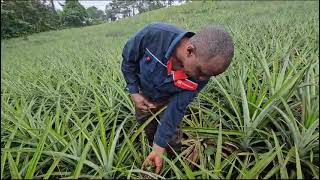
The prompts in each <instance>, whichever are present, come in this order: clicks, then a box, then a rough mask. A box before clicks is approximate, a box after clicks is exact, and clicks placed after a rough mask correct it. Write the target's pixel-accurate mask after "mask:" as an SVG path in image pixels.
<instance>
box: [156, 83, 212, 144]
mask: <svg viewBox="0 0 320 180" xmlns="http://www.w3.org/2000/svg"><path fill="white" fill-rule="evenodd" d="M207 83H208V81H202V82H201V83H199V88H198V89H197V90H196V91H182V92H180V93H178V94H176V95H175V96H174V97H173V99H172V100H171V102H170V103H169V104H168V107H167V109H166V110H165V111H164V113H163V115H162V116H161V119H160V123H159V125H158V129H157V132H156V134H155V137H154V143H155V144H157V145H158V146H160V147H163V148H165V147H166V146H168V143H169V141H170V140H171V138H172V137H173V135H174V134H175V133H176V129H177V127H178V125H179V123H180V122H181V120H182V118H183V116H184V114H185V112H186V110H187V107H188V105H189V103H190V102H192V100H193V99H194V98H195V97H196V96H197V94H198V93H199V92H200V91H201V89H203V87H204V86H205V85H206V84H207Z"/></svg>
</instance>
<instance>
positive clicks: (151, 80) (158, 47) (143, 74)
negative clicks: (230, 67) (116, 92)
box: [121, 23, 208, 147]
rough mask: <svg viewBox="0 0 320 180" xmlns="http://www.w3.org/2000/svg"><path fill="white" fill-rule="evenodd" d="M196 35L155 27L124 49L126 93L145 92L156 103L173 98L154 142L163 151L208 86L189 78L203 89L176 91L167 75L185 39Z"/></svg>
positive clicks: (144, 30) (141, 32)
mask: <svg viewBox="0 0 320 180" xmlns="http://www.w3.org/2000/svg"><path fill="white" fill-rule="evenodd" d="M193 35H194V33H193V32H188V31H185V30H183V29H180V28H178V27H175V26H174V25H170V24H165V23H152V24H149V25H147V26H145V27H144V28H142V29H141V30H139V31H138V32H137V33H135V34H134V35H133V36H132V37H131V38H130V39H129V40H128V41H127V43H126V44H125V46H124V48H123V52H122V57H123V61H122V65H121V70H122V73H123V75H124V78H125V80H126V82H127V86H126V90H127V91H128V92H129V93H131V94H133V93H139V92H141V93H142V94H143V95H145V96H147V97H149V98H150V99H151V100H152V101H156V102H158V101H163V100H165V99H168V98H171V100H170V103H169V104H168V106H167V109H166V110H165V111H164V112H163V113H162V115H161V119H160V124H159V125H158V129H157V132H156V134H155V138H154V143H156V144H157V145H159V146H161V147H166V146H167V144H168V143H169V141H170V139H171V138H172V136H173V135H174V133H175V132H176V128H177V127H178V125H179V123H180V121H181V120H182V118H183V116H184V114H185V111H186V109H187V106H188V104H189V103H190V102H191V101H192V100H193V98H194V97H195V96H196V95H197V93H198V92H199V91H200V90H201V89H202V88H203V87H204V86H205V85H206V84H207V83H208V81H197V80H194V79H191V78H189V79H190V80H192V81H194V82H196V83H198V84H199V85H198V89H197V90H196V91H188V90H184V89H181V88H179V87H176V86H175V85H174V83H173V77H172V75H168V74H167V68H166V64H167V61H168V59H169V58H170V56H171V55H172V54H173V52H174V50H175V48H176V46H177V45H178V44H179V42H180V40H181V39H182V38H183V37H192V36H193Z"/></svg>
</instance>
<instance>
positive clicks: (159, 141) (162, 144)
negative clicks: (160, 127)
mask: <svg viewBox="0 0 320 180" xmlns="http://www.w3.org/2000/svg"><path fill="white" fill-rule="evenodd" d="M153 143H155V144H157V145H158V146H160V147H162V148H166V147H167V146H168V143H167V142H166V140H165V139H164V138H161V137H159V136H155V137H154V141H153Z"/></svg>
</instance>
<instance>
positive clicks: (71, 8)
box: [1, 0, 181, 39]
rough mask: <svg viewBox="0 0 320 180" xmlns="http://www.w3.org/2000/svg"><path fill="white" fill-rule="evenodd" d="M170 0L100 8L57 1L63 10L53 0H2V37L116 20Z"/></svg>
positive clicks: (117, 1) (74, 1)
mask: <svg viewBox="0 0 320 180" xmlns="http://www.w3.org/2000/svg"><path fill="white" fill-rule="evenodd" d="M180 1H181V0H180ZM172 3H173V0H166V1H163V0H162V1H160V0H147V1H143V0H138V1H132V0H131V1H129V0H128V1H123V0H112V1H111V2H110V3H109V4H107V5H106V7H105V10H104V11H103V10H100V9H97V8H96V7H94V6H92V7H89V8H85V7H83V6H82V5H81V4H80V3H79V1H78V0H65V2H64V3H59V4H60V5H61V6H62V10H60V9H56V8H55V4H54V0H1V39H3V38H11V37H19V36H26V35H29V34H32V33H37V32H43V31H49V30H57V29H63V28H69V27H81V26H89V25H94V24H100V23H104V22H106V21H116V20H118V19H121V18H126V17H130V16H134V15H136V14H139V13H143V12H146V11H151V10H154V9H159V8H162V7H166V6H170V5H172Z"/></svg>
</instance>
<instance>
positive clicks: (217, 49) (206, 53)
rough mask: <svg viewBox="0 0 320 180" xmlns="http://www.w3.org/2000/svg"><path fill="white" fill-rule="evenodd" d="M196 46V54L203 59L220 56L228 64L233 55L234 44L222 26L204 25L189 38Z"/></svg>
mask: <svg viewBox="0 0 320 180" xmlns="http://www.w3.org/2000/svg"><path fill="white" fill-rule="evenodd" d="M190 42H191V44H193V45H194V46H195V48H196V50H195V54H196V56H199V57H203V58H205V59H210V58H214V57H215V56H221V57H222V58H223V59H224V60H226V61H227V62H226V66H229V64H230V62H231V60H232V58H233V55H234V44H233V40H232V38H231V36H230V35H229V33H228V32H227V31H225V30H224V29H223V28H222V27H218V26H206V27H204V28H203V29H202V30H200V31H199V32H198V33H197V34H195V35H194V36H192V37H191V38H190Z"/></svg>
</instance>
